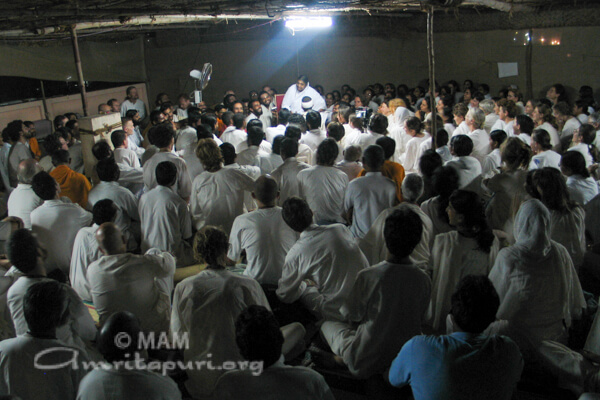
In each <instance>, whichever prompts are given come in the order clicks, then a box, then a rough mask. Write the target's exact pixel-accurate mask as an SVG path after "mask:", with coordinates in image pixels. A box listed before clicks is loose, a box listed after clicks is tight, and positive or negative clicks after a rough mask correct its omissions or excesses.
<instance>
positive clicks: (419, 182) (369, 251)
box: [359, 174, 433, 270]
mask: <svg viewBox="0 0 600 400" xmlns="http://www.w3.org/2000/svg"><path fill="white" fill-rule="evenodd" d="M423 189H424V184H423V178H421V176H420V175H418V174H408V175H406V177H405V178H404V180H403V181H402V203H401V205H398V206H396V207H393V208H388V209H387V210H384V211H382V212H381V214H379V216H378V217H377V219H376V220H375V222H373V225H372V226H371V229H369V232H367V234H366V235H365V236H364V237H363V238H362V239H361V240H360V241H359V246H360V249H361V250H362V251H363V253H364V255H365V257H367V260H368V261H369V264H370V265H375V264H378V263H380V262H382V261H385V260H388V259H389V258H390V257H391V255H390V252H389V251H388V248H387V246H386V244H385V235H384V227H385V220H386V219H387V217H389V216H390V215H391V214H392V213H393V212H394V210H396V209H398V208H399V207H400V206H402V207H403V208H408V209H410V210H412V211H414V212H415V213H416V214H417V215H418V216H419V217H420V218H421V222H422V223H423V234H422V236H421V241H420V242H419V243H418V244H417V245H416V246H415V248H414V250H413V252H412V253H411V254H410V261H411V264H414V265H416V266H417V267H419V268H421V269H423V270H425V269H427V266H428V263H429V258H430V255H431V253H430V249H429V247H430V244H429V243H430V241H433V237H432V236H433V223H432V222H431V218H429V217H428V216H427V214H425V213H424V212H423V211H422V210H421V208H420V207H419V205H418V204H417V200H418V199H419V198H420V197H421V195H422V194H423Z"/></svg>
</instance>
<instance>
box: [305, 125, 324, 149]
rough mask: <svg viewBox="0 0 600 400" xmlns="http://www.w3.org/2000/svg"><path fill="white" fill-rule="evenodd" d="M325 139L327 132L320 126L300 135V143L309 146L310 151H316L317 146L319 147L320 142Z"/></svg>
mask: <svg viewBox="0 0 600 400" xmlns="http://www.w3.org/2000/svg"><path fill="white" fill-rule="evenodd" d="M325 139H327V134H326V133H325V132H324V131H323V130H321V129H320V128H317V129H313V130H310V131H308V132H306V133H305V134H304V135H302V138H301V139H300V143H302V144H305V145H307V146H308V147H310V149H311V151H313V152H316V151H317V147H319V145H320V144H321V142H323V140H325Z"/></svg>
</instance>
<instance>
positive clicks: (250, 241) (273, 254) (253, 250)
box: [227, 207, 299, 285]
mask: <svg viewBox="0 0 600 400" xmlns="http://www.w3.org/2000/svg"><path fill="white" fill-rule="evenodd" d="M298 236H299V234H298V233H297V232H295V231H293V230H292V229H291V228H290V227H289V226H288V225H287V224H286V223H285V221H284V220H283V217H282V216H281V208H280V207H270V208H262V209H258V210H255V211H252V212H251V213H248V214H243V215H240V216H239V217H237V218H236V219H235V221H234V223H233V227H232V228H231V235H230V236H229V243H230V244H231V246H230V247H229V252H228V253H227V257H229V259H231V260H234V261H236V260H238V259H239V258H240V256H241V253H242V250H246V257H247V259H248V262H247V265H246V269H245V270H244V275H247V276H250V277H252V278H254V279H256V280H257V281H258V282H259V283H261V284H270V285H277V282H279V279H280V278H281V271H282V270H283V264H284V263H285V256H286V255H287V253H288V251H290V249H291V248H292V246H293V245H294V243H296V240H298Z"/></svg>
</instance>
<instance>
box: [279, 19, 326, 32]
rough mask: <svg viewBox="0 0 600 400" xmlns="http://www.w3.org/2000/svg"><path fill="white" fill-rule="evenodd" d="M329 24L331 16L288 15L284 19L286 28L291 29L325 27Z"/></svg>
mask: <svg viewBox="0 0 600 400" xmlns="http://www.w3.org/2000/svg"><path fill="white" fill-rule="evenodd" d="M331 24H332V22H331V17H288V18H286V20H285V26H286V28H290V29H292V30H302V29H306V28H327V27H330V26H331Z"/></svg>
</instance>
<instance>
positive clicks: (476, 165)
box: [445, 156, 481, 189]
mask: <svg viewBox="0 0 600 400" xmlns="http://www.w3.org/2000/svg"><path fill="white" fill-rule="evenodd" d="M445 165H446V166H448V167H452V168H454V169H455V170H456V172H457V173H458V187H459V188H460V189H462V188H464V187H465V186H467V185H468V184H469V183H471V182H472V181H473V179H475V178H477V177H478V176H479V175H481V163H480V162H479V160H478V159H476V158H475V157H471V156H463V157H454V158H453V159H452V160H450V161H448V162H447V163H446V164H445Z"/></svg>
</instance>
